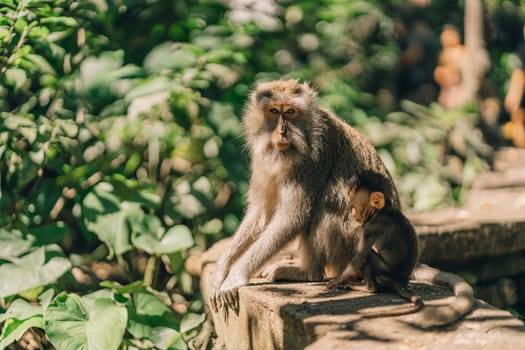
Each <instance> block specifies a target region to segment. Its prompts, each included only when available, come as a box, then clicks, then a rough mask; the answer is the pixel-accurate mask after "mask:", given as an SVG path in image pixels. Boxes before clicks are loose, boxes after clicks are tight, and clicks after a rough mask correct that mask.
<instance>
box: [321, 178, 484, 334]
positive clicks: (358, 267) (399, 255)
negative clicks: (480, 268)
mask: <svg viewBox="0 0 525 350" xmlns="http://www.w3.org/2000/svg"><path fill="white" fill-rule="evenodd" d="M385 186H387V187H388V179H385V178H384V176H383V175H380V174H376V173H373V172H364V173H363V174H362V175H361V178H360V180H359V181H358V182H357V184H356V187H355V188H354V189H352V190H351V191H350V194H349V203H350V205H351V207H352V209H351V210H352V218H353V219H354V220H355V221H356V222H358V223H360V224H361V225H362V228H361V233H360V238H359V241H358V244H357V250H356V253H355V255H354V256H353V258H352V259H351V260H350V263H349V264H348V265H347V266H346V268H345V269H344V271H343V272H342V273H341V274H340V275H339V276H337V278H335V279H332V280H330V281H329V282H328V284H327V286H328V288H334V287H337V286H339V285H341V284H344V288H346V289H353V290H359V291H366V292H371V293H373V292H376V291H381V290H391V291H394V292H396V293H397V294H399V296H401V297H402V298H404V299H406V300H408V301H410V302H412V303H413V304H414V305H413V306H412V307H396V308H394V309H390V310H388V311H376V312H374V311H372V312H367V313H365V314H364V315H365V316H368V317H386V316H398V315H404V314H408V313H414V312H417V311H418V310H420V309H421V308H422V307H423V306H425V309H424V310H423V313H422V316H421V317H420V318H419V320H417V321H416V322H414V325H415V326H418V327H420V328H431V327H441V326H447V325H449V324H452V323H454V322H455V321H456V320H458V319H459V318H461V317H463V316H464V315H465V314H467V313H468V312H469V311H470V310H471V309H472V307H473V304H474V295H473V291H472V288H471V287H470V286H469V285H468V283H467V282H465V281H464V280H463V279H462V278H460V277H459V276H456V275H453V274H451V273H447V272H443V271H439V270H437V269H434V268H431V267H429V266H426V265H419V266H417V267H416V261H417V258H418V242H417V235H416V232H415V229H414V227H413V226H412V224H411V223H410V221H409V220H408V219H407V218H406V217H405V216H404V215H403V213H402V212H401V211H400V210H399V209H398V208H394V207H392V206H391V204H390V203H391V202H390V201H389V200H388V198H387V196H386V195H385ZM414 268H415V270H414ZM411 276H414V277H415V279H416V280H417V281H420V282H429V283H435V284H441V285H445V286H447V287H449V288H452V290H453V291H454V294H455V299H454V301H453V302H452V303H450V304H448V305H440V306H429V305H424V303H423V300H422V299H421V297H419V296H416V295H414V294H412V293H411V292H410V291H409V290H408V281H409V279H410V277H411ZM359 277H361V278H362V282H363V283H360V282H358V281H356V279H358V278H359Z"/></svg>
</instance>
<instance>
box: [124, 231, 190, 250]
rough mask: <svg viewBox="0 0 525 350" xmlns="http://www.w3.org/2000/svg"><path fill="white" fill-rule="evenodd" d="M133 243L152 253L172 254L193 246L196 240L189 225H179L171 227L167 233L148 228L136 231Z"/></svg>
mask: <svg viewBox="0 0 525 350" xmlns="http://www.w3.org/2000/svg"><path fill="white" fill-rule="evenodd" d="M132 242H133V244H134V245H135V246H136V247H138V248H141V249H143V250H144V251H146V252H148V253H150V254H171V253H175V252H178V251H181V250H183V249H188V248H190V247H192V246H193V244H194V241H193V237H192V235H191V231H190V230H189V229H188V227H187V226H184V225H177V226H174V227H172V228H170V229H169V230H168V231H166V233H164V234H161V236H160V238H159V235H158V231H157V232H155V231H154V230H147V231H142V232H134V233H133V235H132Z"/></svg>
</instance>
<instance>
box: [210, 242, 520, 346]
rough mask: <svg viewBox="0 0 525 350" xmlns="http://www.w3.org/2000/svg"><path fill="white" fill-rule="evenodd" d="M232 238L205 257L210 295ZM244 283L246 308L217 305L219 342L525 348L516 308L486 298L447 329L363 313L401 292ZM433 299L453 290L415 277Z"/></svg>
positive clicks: (440, 300) (412, 318)
mask: <svg viewBox="0 0 525 350" xmlns="http://www.w3.org/2000/svg"><path fill="white" fill-rule="evenodd" d="M225 244H227V240H225V241H221V242H219V243H218V244H217V245H215V246H214V247H212V248H211V249H210V250H209V251H208V252H206V254H205V256H204V257H203V270H202V275H201V290H202V293H203V297H204V299H205V301H206V302H208V295H209V292H210V285H211V281H212V278H213V273H214V269H215V264H214V263H215V261H216V260H217V258H218V256H219V255H220V253H221V252H222V251H223V249H224V247H225ZM252 283H253V284H251V285H249V286H246V287H242V288H240V290H239V296H240V305H241V309H240V314H239V315H238V316H237V315H235V314H234V313H233V312H229V313H227V312H225V311H224V309H222V310H220V311H219V312H218V313H217V314H214V313H212V312H210V314H211V315H212V318H213V323H214V326H215V330H216V333H217V334H218V339H217V343H216V345H215V348H217V349H222V348H226V349H229V350H235V349H243V350H245V349H255V350H259V349H264V350H266V349H286V350H294V349H305V348H306V349H310V350H316V349H319V350H327V349H387V350H388V349H436V350H439V349H446V350H449V349H473V350H474V349H475V350H478V349H492V350H494V349H516V350H518V349H520V350H521V349H525V326H524V324H523V323H522V322H521V321H519V320H518V319H516V318H514V317H512V315H511V314H510V313H509V312H506V311H502V310H499V309H496V308H494V307H492V306H489V305H488V304H485V303H483V302H481V301H480V302H479V305H477V307H476V308H475V310H474V311H473V312H472V313H471V314H469V315H468V316H467V317H465V318H464V319H463V320H461V321H460V322H458V323H457V324H456V325H454V326H452V327H449V328H447V329H444V330H439V331H436V330H432V331H429V330H420V329H418V328H416V327H414V326H413V325H411V323H416V324H417V317H418V316H419V315H420V314H413V315H406V316H399V317H386V318H374V319H370V318H364V317H363V316H362V314H360V312H366V310H365V309H370V310H374V309H375V310H378V308H381V307H383V308H384V307H391V305H401V304H406V302H405V301H403V300H402V299H401V298H399V297H397V296H396V295H394V294H386V293H381V294H367V293H360V292H355V291H338V290H327V289H326V287H325V283H273V284H270V283H265V282H263V281H260V280H259V281H258V280H253V281H252ZM411 290H412V291H413V292H415V293H417V294H418V295H421V296H422V297H423V299H424V301H425V303H426V304H429V305H440V304H447V303H450V302H451V301H452V298H453V297H451V293H450V291H448V290H446V289H444V288H442V287H437V286H430V285H426V284H419V283H418V284H415V283H412V284H411Z"/></svg>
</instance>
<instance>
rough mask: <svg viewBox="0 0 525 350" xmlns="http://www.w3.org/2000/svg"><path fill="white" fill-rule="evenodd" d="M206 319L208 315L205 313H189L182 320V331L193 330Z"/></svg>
mask: <svg viewBox="0 0 525 350" xmlns="http://www.w3.org/2000/svg"><path fill="white" fill-rule="evenodd" d="M205 319H206V315H204V314H194V313H191V312H190V313H187V314H186V315H184V317H183V318H182V321H181V322H180V331H181V332H182V333H186V332H188V331H191V330H192V329H195V328H197V327H199V326H200V325H201V324H202V322H204V320H205Z"/></svg>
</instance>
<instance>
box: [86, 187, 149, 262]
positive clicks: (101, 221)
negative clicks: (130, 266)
mask: <svg viewBox="0 0 525 350" xmlns="http://www.w3.org/2000/svg"><path fill="white" fill-rule="evenodd" d="M112 189H113V187H112V186H111V185H110V184H107V183H100V184H98V185H97V186H95V188H94V189H93V191H91V192H90V193H88V194H87V195H86V197H85V198H84V201H83V202H82V206H83V213H84V221H85V224H86V228H87V229H88V230H89V231H91V232H93V233H94V234H96V235H97V237H98V238H99V239H100V240H101V241H103V242H104V243H106V244H107V246H108V248H109V249H110V251H111V252H114V253H116V254H117V255H122V254H124V253H125V252H127V251H129V250H131V249H132V248H133V246H132V245H131V244H130V241H129V236H130V231H129V227H128V217H130V216H131V217H137V216H138V217H140V216H141V215H142V210H141V209H140V205H139V204H138V203H130V202H123V203H122V204H121V203H120V201H119V199H118V198H117V197H116V196H115V195H114V194H113V193H111V191H112Z"/></svg>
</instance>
